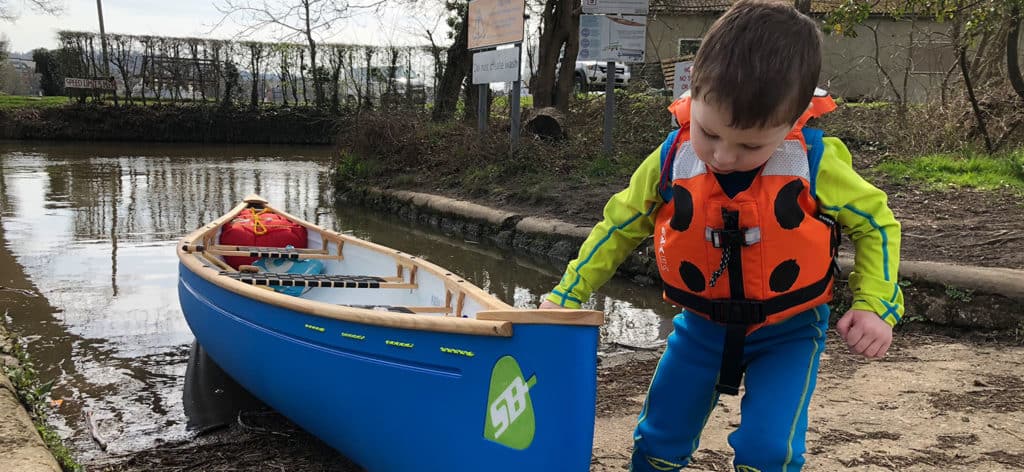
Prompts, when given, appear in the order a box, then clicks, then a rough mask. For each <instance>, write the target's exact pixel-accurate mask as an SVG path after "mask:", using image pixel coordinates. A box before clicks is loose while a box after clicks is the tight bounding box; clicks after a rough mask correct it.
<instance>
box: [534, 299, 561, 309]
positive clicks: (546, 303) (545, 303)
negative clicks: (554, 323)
mask: <svg viewBox="0 0 1024 472" xmlns="http://www.w3.org/2000/svg"><path fill="white" fill-rule="evenodd" d="M537 308H538V309H540V310H565V309H566V308H565V307H564V306H559V305H557V304H555V303H554V302H552V301H551V300H544V301H542V302H540V306H539V307H537Z"/></svg>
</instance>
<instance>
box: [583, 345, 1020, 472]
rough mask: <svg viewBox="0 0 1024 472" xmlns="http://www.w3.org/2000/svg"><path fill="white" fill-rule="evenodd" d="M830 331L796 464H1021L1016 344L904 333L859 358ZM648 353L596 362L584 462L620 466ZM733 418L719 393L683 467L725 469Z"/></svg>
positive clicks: (651, 361)
mask: <svg viewBox="0 0 1024 472" xmlns="http://www.w3.org/2000/svg"><path fill="white" fill-rule="evenodd" d="M831 334H832V335H833V336H831V337H830V340H829V346H828V351H827V352H826V353H825V355H824V356H823V358H822V368H821V374H820V376H819V381H818V389H817V392H816V394H815V396H814V398H813V400H812V403H811V408H810V418H811V420H810V427H809V430H808V435H807V436H808V437H807V447H808V454H807V455H806V456H805V457H806V459H807V465H806V466H805V467H804V470H807V471H833V470H862V471H876V470H899V471H926V470H927V471H933V470H944V471H1002V470H1024V431H1022V429H1024V428H1022V427H1024V347H1022V346H1019V345H1013V344H1006V343H995V342H986V341H985V340H976V341H961V340H957V339H953V338H949V337H946V336H939V335H925V334H905V335H900V336H899V337H898V339H897V341H896V344H895V346H894V348H893V350H891V351H890V354H889V356H888V357H887V358H886V359H884V360H880V361H867V360H863V359H860V358H858V357H856V356H853V355H852V354H850V353H849V351H847V350H846V347H845V346H843V345H841V344H839V341H838V339H837V337H836V336H834V334H835V333H834V332H833V333H831ZM656 355H657V354H656V353H650V355H648V356H646V357H647V359H646V360H645V359H638V360H633V361H631V362H628V363H624V364H621V365H617V366H613V367H609V368H606V369H603V370H602V373H601V378H602V381H605V380H606V379H616V380H614V381H613V382H612V384H611V385H608V384H607V383H606V384H605V385H604V388H602V389H601V392H600V394H599V396H600V399H599V401H598V405H599V410H601V411H599V415H598V418H597V422H596V430H595V440H594V459H593V466H592V471H593V472H612V471H622V470H625V469H626V467H627V466H626V463H627V461H628V457H629V453H630V450H631V446H632V444H631V440H630V438H631V433H632V429H633V426H634V422H635V419H636V413H637V412H639V410H640V407H641V404H642V402H643V399H644V394H645V393H646V385H647V381H648V380H649V378H650V375H651V373H652V372H653V368H654V366H655V364H656V362H657V361H656V358H655V357H656ZM629 384H632V385H629ZM609 387H610V388H609ZM739 421H740V416H739V399H738V398H737V397H729V398H725V397H724V396H723V400H722V401H721V402H720V403H719V407H718V408H717V409H716V411H715V413H714V414H713V415H712V417H711V419H710V421H709V423H708V426H707V428H706V429H705V434H704V436H703V438H702V440H701V448H700V449H699V450H698V452H697V453H696V454H695V456H694V462H693V463H692V465H691V467H690V469H689V470H714V471H727V470H732V468H731V466H730V464H731V460H732V450H731V449H730V448H729V445H728V443H727V441H726V438H727V436H728V434H729V433H730V432H731V431H733V430H734V429H735V427H736V426H738V424H739Z"/></svg>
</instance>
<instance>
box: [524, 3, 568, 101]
mask: <svg viewBox="0 0 1024 472" xmlns="http://www.w3.org/2000/svg"><path fill="white" fill-rule="evenodd" d="M539 44H540V46H539V48H538V49H539V50H538V51H537V56H538V62H537V73H536V74H535V75H534V76H533V78H532V80H531V83H530V90H532V91H533V106H534V108H544V107H550V106H554V107H556V108H558V109H559V110H560V111H561V112H563V113H565V112H568V111H569V97H570V96H572V87H573V80H574V79H575V71H576V55H577V54H578V53H579V51H580V2H578V1H574V0H547V3H546V4H545V5H544V12H543V13H542V14H541V32H540V41H539ZM559 63H560V64H559ZM556 71H557V72H556ZM556 73H557V77H556Z"/></svg>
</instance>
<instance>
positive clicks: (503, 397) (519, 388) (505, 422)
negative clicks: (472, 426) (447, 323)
mask: <svg viewBox="0 0 1024 472" xmlns="http://www.w3.org/2000/svg"><path fill="white" fill-rule="evenodd" d="M536 383H537V376H536V375H534V376H532V377H530V378H529V380H525V381H524V380H523V371H522V370H521V369H520V368H519V363H518V362H516V360H515V359H514V358H513V357H512V356H505V357H502V358H501V359H498V362H496V363H495V364H494V369H492V370H491V388H490V392H489V393H488V395H487V420H486V423H485V424H484V437H485V438H487V439H489V440H491V441H494V442H496V443H499V444H503V445H505V446H508V447H511V448H512V449H520V450H521V449H526V448H528V447H530V443H532V442H533V434H534V431H535V423H534V416H533V402H531V401H530V388H531V387H533V386H534V385H535V384H536Z"/></svg>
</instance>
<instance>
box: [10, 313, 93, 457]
mask: <svg viewBox="0 0 1024 472" xmlns="http://www.w3.org/2000/svg"><path fill="white" fill-rule="evenodd" d="M4 336H9V333H7V332H6V331H5V330H4V329H3V328H2V327H0V338H3V337H4ZM12 337H14V338H16V336H12ZM7 354H9V355H10V356H11V357H13V358H15V359H16V360H17V363H16V364H14V365H9V366H3V367H2V369H3V373H4V374H6V375H7V377H8V378H9V379H10V380H11V384H13V385H14V390H15V394H16V395H17V396H18V400H20V401H21V403H22V404H23V405H25V409H26V410H27V411H28V413H29V416H30V417H31V418H32V423H33V424H34V425H35V427H36V431H38V432H39V435H40V436H41V437H42V438H43V443H45V444H46V447H47V448H49V449H50V452H51V453H52V454H53V457H54V458H55V459H57V463H58V464H60V466H61V468H62V469H63V470H64V471H65V472H72V471H74V472H78V471H82V470H84V469H83V468H82V466H81V465H80V464H79V463H78V462H77V461H76V460H75V458H74V456H72V454H71V450H70V449H68V448H67V446H65V445H64V443H63V442H62V441H61V439H60V435H59V434H57V431H55V430H54V429H53V428H51V427H50V426H49V425H47V424H46V415H47V411H48V406H47V398H48V397H49V394H50V387H51V386H52V385H53V380H50V381H49V382H43V381H42V380H41V379H40V378H39V375H38V373H37V371H36V369H35V366H34V364H33V363H32V359H31V358H30V357H29V355H28V352H27V351H25V348H24V347H22V346H21V344H19V343H18V342H17V341H16V340H12V341H11V343H10V352H9V353H7Z"/></svg>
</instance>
